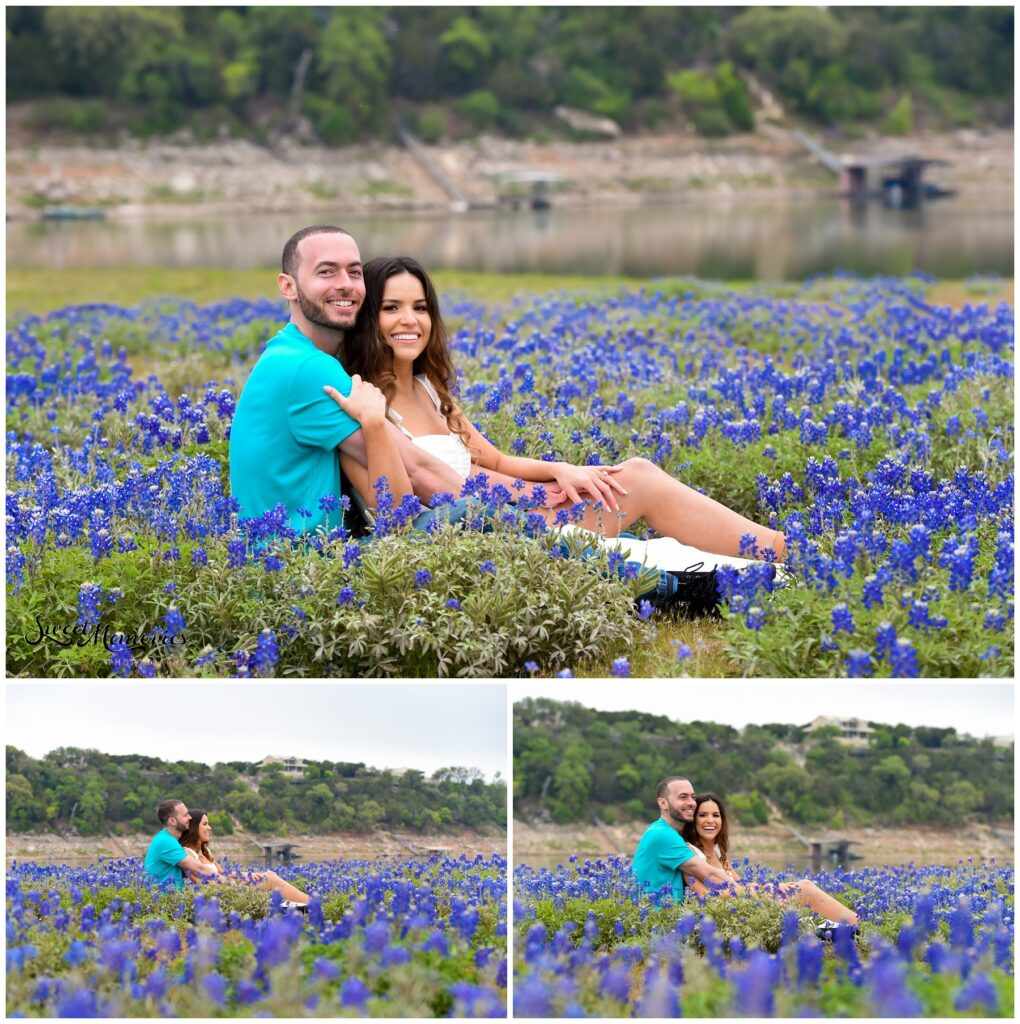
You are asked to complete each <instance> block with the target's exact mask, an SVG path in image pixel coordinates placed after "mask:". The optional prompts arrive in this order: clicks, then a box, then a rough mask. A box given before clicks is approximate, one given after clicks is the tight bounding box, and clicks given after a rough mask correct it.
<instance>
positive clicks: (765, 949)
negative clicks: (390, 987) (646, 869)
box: [514, 858, 1014, 1018]
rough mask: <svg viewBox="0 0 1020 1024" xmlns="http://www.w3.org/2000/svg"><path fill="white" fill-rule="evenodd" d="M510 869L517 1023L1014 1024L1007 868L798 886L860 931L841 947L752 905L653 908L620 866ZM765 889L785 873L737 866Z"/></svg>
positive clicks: (846, 875) (719, 899)
mask: <svg viewBox="0 0 1020 1024" xmlns="http://www.w3.org/2000/svg"><path fill="white" fill-rule="evenodd" d="M572 862H573V863H572V864H571V865H570V866H568V867H562V866H561V867H559V868H558V869H557V870H556V871H549V870H545V869H543V870H540V871H536V870H534V869H532V868H529V867H526V866H521V867H519V868H518V869H517V870H516V871H515V872H514V928H515V931H516V932H517V933H518V938H517V939H515V942H514V1015H515V1016H517V1017H583V1016H589V1017H627V1016H635V1017H677V1016H685V1017H772V1016H777V1017H781V1016H826V1017H837V1016H839V1017H844V1016H851V1017H948V1016H967V1017H985V1016H1003V1017H1010V1018H1011V1017H1012V1016H1013V897H1014V893H1013V869H1012V866H999V865H996V864H995V863H994V862H990V863H985V864H980V865H979V864H973V863H966V864H963V863H961V864H958V865H957V866H956V867H915V866H913V865H909V866H901V867H897V868H889V867H885V868H880V869H876V868H868V869H862V870H856V871H834V872H823V873H821V874H819V875H816V876H813V878H814V880H815V881H817V882H818V884H819V885H820V886H821V887H822V888H823V889H825V890H827V891H828V892H830V893H831V894H832V895H834V896H836V897H837V898H840V899H841V900H842V901H843V902H844V903H847V904H848V905H851V906H853V907H854V908H855V910H856V911H857V913H858V915H859V917H860V918H861V921H862V924H861V935H860V938H859V939H858V940H857V941H856V942H855V941H854V940H853V939H852V938H851V937H849V935H848V934H846V933H843V934H842V935H841V934H840V933H839V932H837V936H838V937H837V939H836V941H835V942H834V943H831V944H830V943H825V942H823V941H822V940H821V939H819V938H818V937H817V936H816V935H815V930H814V929H815V924H816V923H817V922H816V921H815V920H814V919H812V917H811V915H810V913H809V912H808V911H806V910H801V911H797V910H793V909H790V908H789V907H784V906H783V905H781V904H780V903H778V902H774V901H771V900H767V899H761V898H758V899H756V898H755V897H753V896H741V897H734V896H715V897H711V898H709V899H708V900H706V901H704V903H702V904H699V903H698V902H697V901H695V902H694V903H688V904H680V905H673V904H672V903H671V902H670V901H668V900H667V901H664V902H663V903H662V904H661V905H660V906H653V905H652V903H651V902H650V901H649V898H648V897H647V896H643V897H637V896H636V894H635V893H634V890H633V885H632V883H631V881H630V879H629V877H628V872H629V867H630V864H629V861H626V860H623V859H621V858H610V859H609V860H608V861H595V862H591V861H584V862H583V863H577V858H572ZM738 870H739V871H740V873H741V876H742V877H743V878H745V880H750V881H756V882H758V883H759V884H760V885H762V886H763V887H764V888H765V889H768V888H769V887H771V886H772V885H773V884H774V883H775V882H776V881H783V880H792V879H794V878H795V877H796V876H795V875H792V874H790V873H781V874H778V875H776V874H774V873H771V872H768V871H766V870H764V869H761V868H754V867H753V866H749V865H747V864H746V863H745V864H743V865H738Z"/></svg>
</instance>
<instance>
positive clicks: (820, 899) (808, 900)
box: [779, 878, 857, 924]
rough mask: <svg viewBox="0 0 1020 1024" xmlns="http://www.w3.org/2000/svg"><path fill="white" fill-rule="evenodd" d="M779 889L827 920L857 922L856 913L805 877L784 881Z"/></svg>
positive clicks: (839, 922)
mask: <svg viewBox="0 0 1020 1024" xmlns="http://www.w3.org/2000/svg"><path fill="white" fill-rule="evenodd" d="M779 889H780V891H781V892H782V893H783V895H784V896H789V897H790V898H791V899H793V900H796V901H797V902H798V903H800V905H801V906H804V907H808V908H809V909H811V910H813V911H814V912H815V913H816V914H819V915H821V916H822V917H824V918H826V919H827V920H829V921H836V922H837V923H838V924H857V915H856V914H855V913H854V912H853V911H852V910H851V909H850V908H849V907H844V906H843V904H842V903H840V902H839V900H837V899H835V897H833V896H830V895H829V894H828V893H827V892H824V891H823V890H821V889H819V888H818V886H817V885H815V883H814V882H809V881H808V880H807V879H806V878H802V879H801V880H800V881H799V882H784V883H783V884H781V885H780V886H779Z"/></svg>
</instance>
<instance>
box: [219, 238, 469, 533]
mask: <svg viewBox="0 0 1020 1024" xmlns="http://www.w3.org/2000/svg"><path fill="white" fill-rule="evenodd" d="M277 285H278V287H279V289H280V294H281V295H282V296H283V297H284V298H285V299H286V300H287V301H288V303H289V305H290V322H289V323H288V324H287V325H286V326H285V327H284V328H283V330H281V331H280V332H279V333H278V334H277V335H276V336H275V337H274V338H271V339H270V340H269V342H268V343H267V345H266V349H265V351H264V352H263V353H262V355H261V356H260V357H259V360H258V362H257V363H256V364H255V367H254V369H253V370H252V372H251V376H249V378H248V381H247V383H246V384H245V386H244V390H243V391H242V392H241V397H240V398H239V399H238V402H237V410H236V412H235V413H234V419H233V423H232V425H231V428H230V489H231V493H232V494H233V496H234V497H235V498H236V499H237V502H238V504H239V505H240V515H241V517H242V518H244V519H249V518H254V517H258V516H261V515H263V514H264V513H265V512H267V511H269V510H271V509H274V508H275V507H276V506H277V505H279V504H282V505H284V506H285V507H286V509H287V513H288V516H289V523H290V526H291V527H292V528H293V529H294V530H295V531H296V532H298V533H304V532H314V531H315V530H316V529H317V528H318V527H319V526H325V528H326V529H327V530H330V529H332V528H333V527H335V526H339V525H341V522H342V513H341V511H340V509H339V507H336V508H330V507H328V505H329V503H328V502H327V507H326V508H323V507H322V506H321V505H320V500H321V499H322V498H323V497H328V496H331V495H335V496H339V494H340V458H339V455H338V453H337V448H338V447H339V448H341V449H342V450H343V451H345V452H348V453H349V454H351V455H352V456H354V458H356V459H357V460H358V462H360V463H361V464H362V465H363V466H365V467H366V468H367V469H368V476H369V479H370V480H372V481H376V480H378V479H379V477H382V476H385V477H386V479H387V481H388V483H389V487H390V492H391V493H392V494H393V497H394V500H395V501H396V502H397V503H399V501H400V499H401V498H402V497H403V496H405V495H408V494H411V493H412V491H413V493H415V494H417V496H418V497H419V499H421V500H422V501H423V502H425V503H427V502H428V501H429V499H430V498H431V497H432V496H433V495H434V494H436V493H438V492H442V491H449V492H450V493H452V494H454V495H455V496H457V495H459V494H460V489H461V481H460V479H459V478H458V477H457V475H456V474H455V473H454V472H453V470H452V469H450V467H449V466H447V465H446V464H445V463H443V462H440V461H439V460H438V459H436V458H433V457H432V456H431V455H428V454H427V453H426V452H425V451H424V450H423V449H422V448H420V447H418V446H417V445H415V444H413V443H412V442H411V441H410V440H409V439H408V438H406V437H404V435H403V434H401V433H400V431H399V430H397V428H396V427H395V426H394V425H393V424H392V423H390V422H389V421H388V420H387V419H386V417H385V412H386V406H385V400H384V399H383V396H382V394H381V392H379V390H378V389H377V388H375V387H373V386H372V385H371V384H368V383H367V382H363V381H361V380H360V379H359V378H357V377H355V378H354V380H353V381H352V379H351V378H350V377H349V376H348V375H347V373H346V372H345V370H344V368H343V367H342V366H341V365H340V363H339V361H338V360H337V358H336V354H337V351H338V350H339V346H340V343H341V341H342V340H343V337H344V332H345V331H347V330H349V329H350V328H351V327H353V326H354V322H355V319H356V318H357V315H358V311H359V310H360V308H361V304H362V302H363V300H364V297H365V282H364V278H363V276H362V266H361V254H360V252H359V251H358V246H357V244H356V243H355V241H354V239H353V238H352V237H351V236H350V234H349V233H348V232H347V231H345V230H344V229H343V228H338V227H333V226H331V225H317V226H315V227H307V228H302V230H300V231H298V232H297V233H296V234H294V235H293V236H292V237H291V238H290V239H289V240H288V241H287V244H286V245H285V246H284V248H283V258H282V267H281V273H280V275H279V276H278V278H277ZM325 385H328V386H330V387H333V388H335V389H336V390H337V391H338V392H339V393H340V395H341V396H344V397H343V398H342V400H341V401H340V404H339V405H338V404H337V402H335V401H333V399H332V398H330V397H329V396H328V395H327V394H326V392H325V391H323V387H324V386H325ZM368 497H369V496H368V495H366V498H368Z"/></svg>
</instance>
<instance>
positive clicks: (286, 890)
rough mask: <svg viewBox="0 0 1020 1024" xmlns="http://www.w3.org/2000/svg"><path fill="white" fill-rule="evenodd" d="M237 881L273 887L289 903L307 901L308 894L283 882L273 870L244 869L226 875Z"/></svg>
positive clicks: (267, 887)
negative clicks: (243, 870)
mask: <svg viewBox="0 0 1020 1024" xmlns="http://www.w3.org/2000/svg"><path fill="white" fill-rule="evenodd" d="M228 877H229V878H232V879H235V880H237V881H239V882H251V883H254V884H255V885H261V886H262V888H264V889H275V890H276V891H277V892H278V893H279V894H280V895H281V896H282V897H283V898H284V899H285V900H290V901H291V903H307V902H308V900H309V898H310V897H309V896H308V894H307V893H303V892H302V891H301V890H300V889H298V888H297V887H296V886H293V885H291V884H290V882H285V881H284V880H283V879H282V878H281V877H280V876H279V875H278V874H277V873H276V872H275V871H245V872H240V871H237V872H234V873H233V874H231V875H229V876H228Z"/></svg>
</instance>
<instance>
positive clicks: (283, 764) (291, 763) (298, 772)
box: [258, 754, 305, 779]
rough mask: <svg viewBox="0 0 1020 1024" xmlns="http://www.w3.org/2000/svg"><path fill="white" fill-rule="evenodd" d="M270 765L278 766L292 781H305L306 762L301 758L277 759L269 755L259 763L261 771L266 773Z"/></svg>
mask: <svg viewBox="0 0 1020 1024" xmlns="http://www.w3.org/2000/svg"><path fill="white" fill-rule="evenodd" d="M270 765H277V766H278V767H279V768H280V770H281V771H282V772H283V774H284V775H286V776H287V777H288V778H290V779H303V778H304V777H305V762H304V761H302V760H301V758H300V757H276V756H275V755H274V754H269V755H268V756H267V757H264V758H262V760H261V761H259V763H258V769H259V771H264V770H265V769H266V768H268V767H269V766H270Z"/></svg>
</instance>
